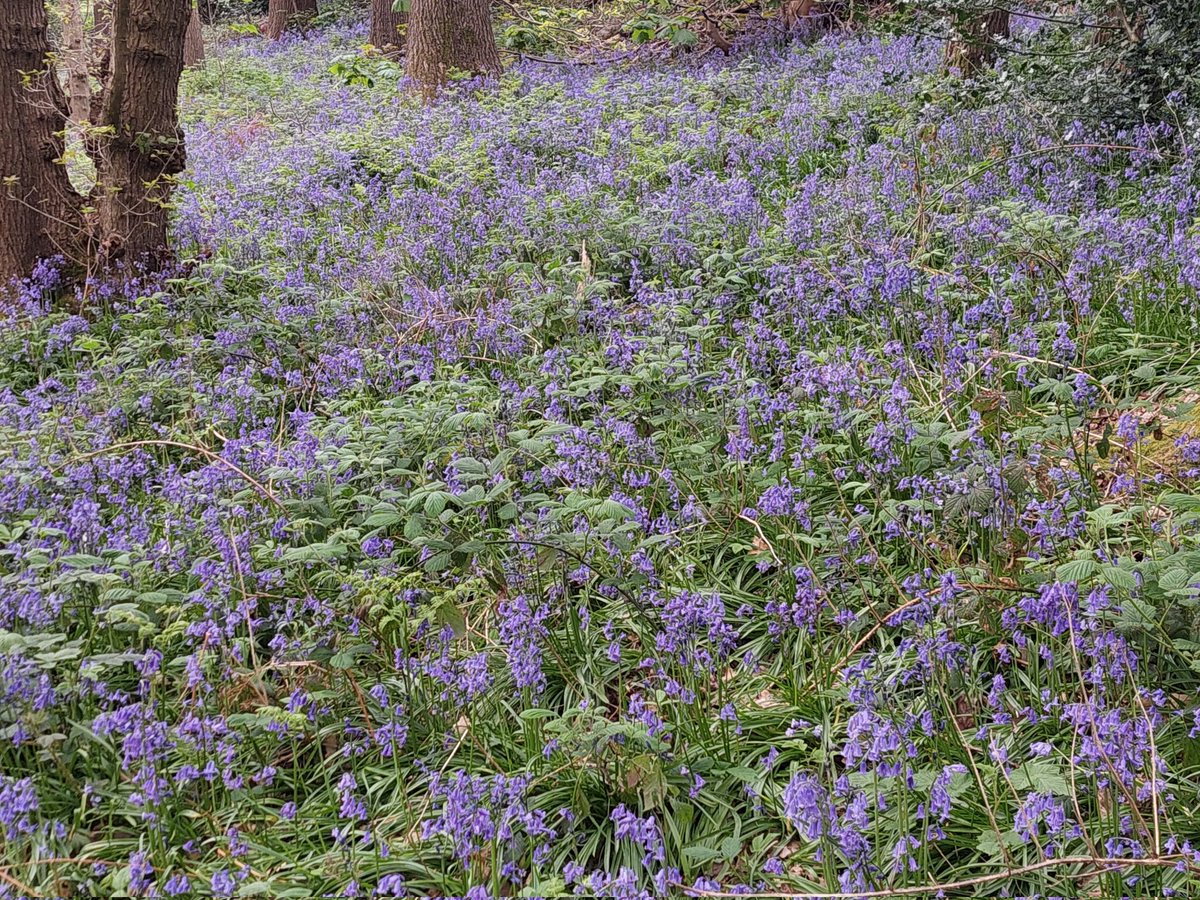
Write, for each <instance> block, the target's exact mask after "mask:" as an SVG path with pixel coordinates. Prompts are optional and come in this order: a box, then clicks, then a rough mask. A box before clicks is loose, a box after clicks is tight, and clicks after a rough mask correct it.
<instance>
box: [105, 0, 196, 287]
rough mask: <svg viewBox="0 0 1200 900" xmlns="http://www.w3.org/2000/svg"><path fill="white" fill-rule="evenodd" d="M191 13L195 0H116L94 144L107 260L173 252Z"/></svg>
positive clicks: (148, 261)
mask: <svg viewBox="0 0 1200 900" xmlns="http://www.w3.org/2000/svg"><path fill="white" fill-rule="evenodd" d="M191 15H192V3H191V0H115V3H114V7H113V22H112V74H111V76H110V77H109V81H108V85H107V87H106V90H105V92H104V104H103V112H102V118H101V119H100V121H99V122H98V123H97V124H99V125H100V126H102V127H103V128H104V132H102V133H101V134H100V135H98V136H97V138H96V146H95V150H96V156H97V169H98V182H99V186H100V196H99V197H98V198H97V207H98V210H99V224H100V233H101V246H100V250H101V258H102V260H103V261H106V262H111V261H113V260H116V259H118V258H121V257H125V258H126V259H128V260H130V261H131V262H134V263H137V264H145V265H149V266H151V267H153V266H156V265H158V264H160V263H161V262H162V261H163V260H164V259H165V257H166V252H165V248H166V245H167V206H166V203H167V200H168V199H169V197H170V193H171V188H172V185H173V179H172V176H174V175H176V174H178V173H179V172H181V171H182V170H183V167H184V163H185V161H186V154H185V152H184V145H183V132H182V130H181V129H180V127H179V118H178V115H177V110H176V105H177V102H178V99H179V75H180V73H181V72H182V71H183V39H184V34H185V33H186V32H187V26H188V21H189V19H190V18H191Z"/></svg>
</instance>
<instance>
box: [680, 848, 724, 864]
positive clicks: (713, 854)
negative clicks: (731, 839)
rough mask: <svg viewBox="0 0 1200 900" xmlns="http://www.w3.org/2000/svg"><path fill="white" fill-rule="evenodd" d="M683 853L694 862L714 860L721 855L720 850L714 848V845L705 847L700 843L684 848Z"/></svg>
mask: <svg viewBox="0 0 1200 900" xmlns="http://www.w3.org/2000/svg"><path fill="white" fill-rule="evenodd" d="M683 855H684V856H685V857H687V858H688V859H690V860H692V862H698V863H706V862H712V861H713V860H714V859H717V858H719V857H720V856H721V851H720V850H714V849H713V848H712V847H705V846H702V845H700V844H695V845H693V846H691V847H684V848H683Z"/></svg>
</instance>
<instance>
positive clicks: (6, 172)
mask: <svg viewBox="0 0 1200 900" xmlns="http://www.w3.org/2000/svg"><path fill="white" fill-rule="evenodd" d="M49 52H50V41H49V38H48V36H47V33H46V8H45V6H44V3H43V0H3V3H0V123H3V126H2V127H0V281H4V282H7V281H8V279H9V278H13V277H19V276H23V275H27V274H28V273H29V271H30V270H31V269H32V268H33V266H34V264H35V263H36V262H37V260H39V259H43V258H46V257H50V256H54V255H56V254H59V253H62V254H64V255H67V256H70V255H71V254H73V252H74V251H75V244H76V241H77V240H78V239H79V235H80V231H81V229H80V222H79V214H78V207H77V203H78V200H79V195H78V194H76V193H75V192H74V190H73V189H72V188H71V183H70V181H69V180H68V179H67V170H66V167H65V166H63V165H62V164H61V163H60V160H61V158H62V155H63V149H64V148H63V140H62V135H63V132H64V131H65V130H66V127H67V100H66V98H65V97H64V96H63V92H62V88H61V87H60V86H59V83H58V78H57V76H56V75H55V73H54V71H53V69H52V68H51V67H50V66H49V64H48V63H47V55H48V54H49ZM22 73H27V74H25V75H23V74H22Z"/></svg>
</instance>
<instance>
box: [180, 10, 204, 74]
mask: <svg viewBox="0 0 1200 900" xmlns="http://www.w3.org/2000/svg"><path fill="white" fill-rule="evenodd" d="M202 62H204V32H203V31H201V30H200V10H199V9H197V8H196V7H194V6H193V7H192V17H191V19H189V20H188V27H187V33H186V34H185V35H184V36H183V67H184V68H185V69H186V68H190V67H192V66H198V65H200V63H202Z"/></svg>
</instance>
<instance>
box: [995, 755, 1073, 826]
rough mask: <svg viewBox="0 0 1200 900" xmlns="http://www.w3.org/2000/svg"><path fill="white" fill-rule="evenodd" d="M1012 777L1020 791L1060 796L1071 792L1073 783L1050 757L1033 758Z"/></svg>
mask: <svg viewBox="0 0 1200 900" xmlns="http://www.w3.org/2000/svg"><path fill="white" fill-rule="evenodd" d="M1011 778H1012V783H1013V787H1014V788H1016V789H1017V790H1018V791H1037V792H1038V793H1041V794H1054V795H1056V796H1059V797H1062V796H1066V795H1067V794H1069V793H1070V792H1071V785H1070V783H1069V782H1068V781H1067V779H1066V777H1065V776H1064V775H1063V773H1062V769H1061V768H1060V767H1059V766H1058V764H1057V763H1053V762H1051V761H1050V760H1048V759H1031V760H1030V761H1029V762H1027V763H1025V764H1024V765H1022V766H1019V767H1018V768H1016V769H1014V770H1013V773H1012V775H1011ZM993 837H994V835H993Z"/></svg>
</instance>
